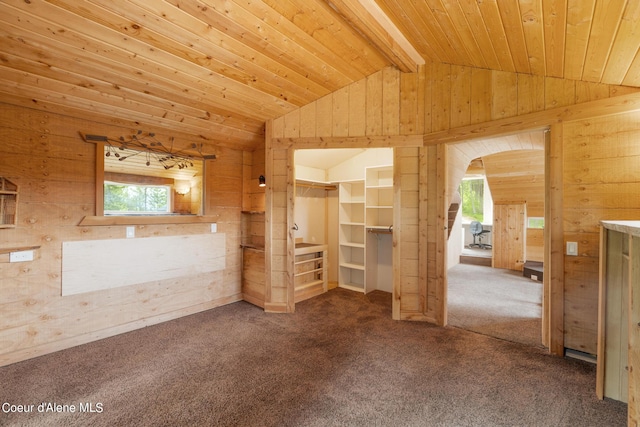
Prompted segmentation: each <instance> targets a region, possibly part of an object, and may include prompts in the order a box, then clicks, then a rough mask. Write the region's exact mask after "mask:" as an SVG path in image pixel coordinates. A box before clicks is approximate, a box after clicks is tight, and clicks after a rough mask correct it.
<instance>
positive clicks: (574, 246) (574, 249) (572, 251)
mask: <svg viewBox="0 0 640 427" xmlns="http://www.w3.org/2000/svg"><path fill="white" fill-rule="evenodd" d="M567 255H572V256H578V242H567Z"/></svg>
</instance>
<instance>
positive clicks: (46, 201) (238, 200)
mask: <svg viewBox="0 0 640 427" xmlns="http://www.w3.org/2000/svg"><path fill="white" fill-rule="evenodd" d="M0 131H1V132H2V141H3V142H2V144H0V175H2V176H5V177H7V178H9V179H10V180H11V181H13V182H15V183H16V184H18V186H19V191H20V195H19V206H18V214H19V217H18V225H17V227H16V228H14V229H2V230H0V249H3V248H12V247H21V246H32V245H34V246H40V248H39V249H37V250H36V251H35V254H36V259H35V260H34V261H31V262H21V263H6V262H3V263H0V313H1V314H0V365H6V364H9V363H13V362H16V361H19V360H23V359H26V358H29V357H33V356H37V355H40V354H44V353H48V352H52V351H56V350H60V349H63V348H67V347H71V346H74V345H78V344H82V343H85V342H89V341H92V340H96V339H100V338H103V337H107V336H111V335H115V334H119V333H122V332H126V331H129V330H132V329H135V328H140V327H144V326H147V325H150V324H153V323H157V322H161V321H166V320H170V319H173V318H177V317H180V316H184V315H187V314H191V313H194V312H198V311H202V310H206V309H208V308H212V307H215V306H218V305H221V304H225V303H229V302H232V301H237V300H239V299H241V295H240V249H239V239H240V210H241V206H242V192H241V191H239V188H241V187H242V164H243V161H242V159H243V153H242V151H237V150H232V149H216V153H217V154H218V156H219V157H218V160H215V161H208V162H207V163H208V164H207V167H206V177H205V180H206V186H207V189H208V191H207V194H206V195H205V196H206V197H205V199H206V207H205V208H206V213H207V214H210V215H213V216H214V217H215V221H216V222H217V225H218V232H219V233H224V234H225V240H226V248H225V250H226V259H225V265H226V268H225V269H223V270H221V271H216V272H213V273H204V274H190V275H188V276H184V277H179V278H175V279H170V280H159V281H153V282H147V283H140V284H137V285H131V286H125V287H121V288H118V289H110V290H104V291H95V292H91V293H84V294H79V295H71V296H66V297H62V296H61V270H62V267H61V257H62V243H63V242H69V241H89V240H98V239H115V238H124V237H125V226H124V225H122V226H79V225H78V224H79V223H80V221H81V220H82V219H83V218H84V217H85V216H91V215H94V214H95V201H96V173H95V168H96V161H95V159H96V157H95V150H96V146H95V145H94V144H88V143H85V142H83V140H82V139H81V138H80V136H79V134H78V131H85V132H87V131H90V132H93V133H97V134H105V135H114V136H118V135H124V134H128V133H134V131H135V130H131V129H123V128H117V127H115V126H108V125H103V124H99V123H96V122H89V121H86V120H81V119H77V118H71V117H67V116H62V115H56V114H52V113H46V112H40V111H36V110H31V109H27V108H24V107H17V106H12V105H9V104H0ZM149 131H153V129H151V130H149ZM165 136H166V135H165ZM178 142H179V141H178V140H176V143H178ZM185 142H186V141H185ZM189 142H190V141H189ZM185 145H186V144H185ZM208 148H209V149H214V148H215V147H208ZM135 231H136V237H154V236H177V235H195V234H208V233H210V225H209V223H194V224H158V225H138V226H136V230H135ZM104 262H105V263H108V262H109V259H108V257H107V258H105V260H104ZM141 268H143V266H141Z"/></svg>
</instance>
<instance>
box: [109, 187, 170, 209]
mask: <svg viewBox="0 0 640 427" xmlns="http://www.w3.org/2000/svg"><path fill="white" fill-rule="evenodd" d="M170 212H171V186H169V185H140V184H127V183H120V182H112V181H105V183H104V213H105V215H134V214H138V215H158V214H168V213H170Z"/></svg>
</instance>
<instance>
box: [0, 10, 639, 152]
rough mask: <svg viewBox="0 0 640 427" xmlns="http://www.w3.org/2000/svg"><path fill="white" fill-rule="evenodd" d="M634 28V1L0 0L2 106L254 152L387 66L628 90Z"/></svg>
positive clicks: (635, 64) (634, 58)
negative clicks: (281, 126)
mask: <svg viewBox="0 0 640 427" xmlns="http://www.w3.org/2000/svg"><path fill="white" fill-rule="evenodd" d="M639 24H640V2H639V1H637V0H626V1H625V0H616V1H602V0H491V1H490V0H423V1H416V0H375V1H374V0H326V1H325V0H244V1H243V0H227V1H220V0H164V1H161V0H119V1H112V0H48V1H44V0H3V1H2V2H0V37H1V40H2V42H1V43H0V101H2V102H7V103H13V104H18V105H24V106H29V107H33V108H39V109H42V110H47V111H56V112H61V113H64V114H69V115H72V116H76V117H83V118H88V119H93V120H96V119H98V118H100V119H102V120H103V121H106V122H108V123H114V124H120V125H125V126H129V127H134V128H142V129H143V130H145V131H150V132H157V131H161V130H162V129H165V130H170V132H172V133H173V134H174V135H175V134H176V131H177V130H179V131H180V132H182V133H184V134H185V135H193V136H197V137H199V138H202V139H203V140H208V141H212V142H215V143H217V144H220V145H222V146H231V147H236V148H243V149H252V148H255V147H257V146H260V145H261V144H262V142H263V138H264V122H265V121H266V120H268V119H270V118H275V117H279V116H281V115H283V114H285V113H287V112H289V111H291V110H293V109H295V108H298V107H300V106H303V105H305V104H307V103H309V102H311V101H314V100H316V99H318V98H320V97H322V96H324V95H327V94H329V93H331V92H333V91H335V90H337V89H339V88H341V87H344V86H346V85H348V84H350V83H352V82H354V81H357V80H360V79H362V78H363V77H366V76H368V75H370V74H373V73H374V72H376V71H379V70H381V69H382V68H384V67H387V66H390V65H393V66H396V67H398V68H399V69H401V70H403V71H415V70H416V69H417V66H418V64H420V63H424V62H425V61H426V62H429V61H434V62H442V63H448V64H456V65H465V66H473V67H479V68H488V69H494V70H504V71H512V72H514V71H515V72H519V73H531V74H538V75H544V76H555V77H564V78H569V79H575V80H585V81H591V82H602V83H609V84H622V85H628V86H636V87H640V54H639V52H638V48H639V46H640V25H639ZM107 119H108V120H107Z"/></svg>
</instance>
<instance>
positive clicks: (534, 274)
mask: <svg viewBox="0 0 640 427" xmlns="http://www.w3.org/2000/svg"><path fill="white" fill-rule="evenodd" d="M482 143H483V145H484V147H485V149H484V150H478V142H477V141H476V142H475V144H474V143H473V142H467V143H460V144H455V145H452V146H450V147H449V148H450V150H451V149H453V150H455V151H456V153H455V154H456V155H454V156H451V159H452V160H450V161H449V164H448V167H449V171H448V176H449V179H450V188H449V190H450V193H449V194H452V197H451V204H450V206H451V207H450V218H449V229H450V234H449V239H448V242H447V247H448V257H447V263H448V264H447V268H448V271H447V287H448V289H447V314H448V322H447V323H448V324H449V325H451V326H455V327H459V328H462V329H467V330H470V331H473V332H477V333H482V334H485V335H489V336H494V337H496V338H500V339H505V340H509V341H513V342H520V343H523V344H527V345H532V346H542V345H543V344H542V343H543V334H542V329H543V316H544V307H543V304H544V298H543V293H544V285H543V280H544V273H543V261H544V245H545V241H544V240H545V239H544V232H543V226H542V227H541V226H540V225H541V224H544V217H545V207H544V202H545V135H544V132H542V131H537V132H530V133H523V134H519V135H514V136H512V137H502V138H497V139H494V140H488V141H482ZM483 151H484V152H483ZM472 156H473V157H472ZM460 159H463V160H462V161H461V160H460ZM454 185H455V186H456V187H454V188H453V189H452V187H453V186H454ZM470 199H471V200H470ZM456 203H458V204H459V206H460V207H459V208H457V209H456V207H455V204H456ZM528 218H532V219H534V220H533V221H529V220H528ZM531 266H534V268H533V269H532V268H530V267H531Z"/></svg>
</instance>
